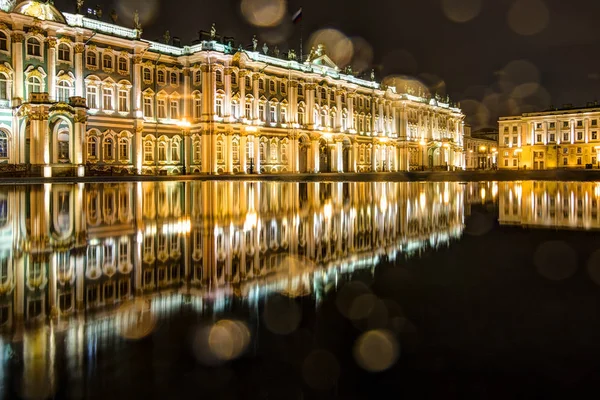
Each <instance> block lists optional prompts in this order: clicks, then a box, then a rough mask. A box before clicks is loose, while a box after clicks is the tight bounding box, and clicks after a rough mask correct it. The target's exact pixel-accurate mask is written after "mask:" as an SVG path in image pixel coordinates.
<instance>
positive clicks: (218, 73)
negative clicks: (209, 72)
mask: <svg viewBox="0 0 600 400" xmlns="http://www.w3.org/2000/svg"><path fill="white" fill-rule="evenodd" d="M215 80H216V81H217V84H219V85H220V84H221V83H223V72H222V71H221V70H219V69H218V70H217V71H216V72H215Z"/></svg>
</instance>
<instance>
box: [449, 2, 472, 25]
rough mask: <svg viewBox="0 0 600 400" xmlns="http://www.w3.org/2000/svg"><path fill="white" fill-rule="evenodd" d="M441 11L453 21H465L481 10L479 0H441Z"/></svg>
mask: <svg viewBox="0 0 600 400" xmlns="http://www.w3.org/2000/svg"><path fill="white" fill-rule="evenodd" d="M442 11H443V12H444V14H445V15H446V17H447V18H448V19H449V20H450V21H453V22H459V23H462V22H467V21H470V20H472V19H473V18H475V17H476V16H477V15H479V13H480V12H481V0H442Z"/></svg>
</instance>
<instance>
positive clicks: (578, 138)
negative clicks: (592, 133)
mask: <svg viewBox="0 0 600 400" xmlns="http://www.w3.org/2000/svg"><path fill="white" fill-rule="evenodd" d="M577 140H583V132H577Z"/></svg>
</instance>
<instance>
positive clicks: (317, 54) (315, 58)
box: [306, 44, 338, 70]
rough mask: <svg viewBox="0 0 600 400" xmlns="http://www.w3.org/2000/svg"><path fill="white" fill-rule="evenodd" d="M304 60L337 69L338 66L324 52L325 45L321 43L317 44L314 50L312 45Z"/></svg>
mask: <svg viewBox="0 0 600 400" xmlns="http://www.w3.org/2000/svg"><path fill="white" fill-rule="evenodd" d="M306 62H307V63H309V64H313V65H321V66H324V67H328V68H333V69H336V70H337V69H338V66H337V65H335V63H334V62H333V61H332V60H331V58H329V56H328V55H327V54H325V46H324V45H322V44H319V45H318V46H317V49H316V50H315V48H314V47H313V48H312V49H311V50H310V54H309V55H308V58H307V60H306Z"/></svg>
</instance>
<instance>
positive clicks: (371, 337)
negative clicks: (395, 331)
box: [354, 330, 399, 372]
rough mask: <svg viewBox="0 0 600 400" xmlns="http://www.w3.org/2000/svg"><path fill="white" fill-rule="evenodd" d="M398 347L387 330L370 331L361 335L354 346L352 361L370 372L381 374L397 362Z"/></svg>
mask: <svg viewBox="0 0 600 400" xmlns="http://www.w3.org/2000/svg"><path fill="white" fill-rule="evenodd" d="M398 355H399V345H398V342H397V341H396V339H395V338H394V336H393V335H392V334H391V333H390V332H389V331H387V330H372V331H369V332H366V333H364V334H363V335H361V336H360V337H359V338H358V339H357V341H356V343H355V344H354V359H355V360H356V362H357V364H358V365H359V366H360V367H361V368H363V369H365V370H367V371H370V372H381V371H384V370H386V369H388V368H390V367H391V366H392V365H394V363H395V362H396V361H397V359H398Z"/></svg>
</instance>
